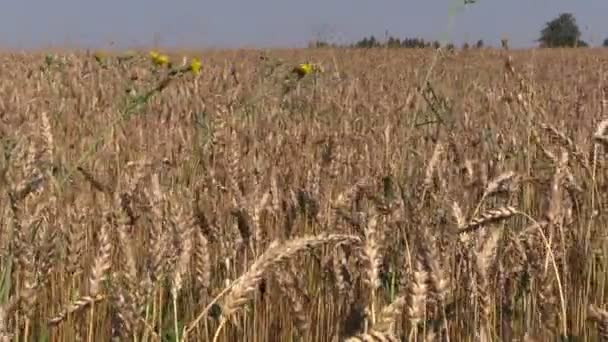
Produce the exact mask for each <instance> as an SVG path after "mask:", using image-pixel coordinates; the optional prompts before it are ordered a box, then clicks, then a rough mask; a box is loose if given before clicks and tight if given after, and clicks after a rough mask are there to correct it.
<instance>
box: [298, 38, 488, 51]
mask: <svg viewBox="0 0 608 342" xmlns="http://www.w3.org/2000/svg"><path fill="white" fill-rule="evenodd" d="M440 46H441V43H440V42H439V41H437V40H435V41H432V42H431V41H427V40H424V39H422V38H403V39H401V38H397V37H393V36H389V37H388V39H386V40H385V41H380V40H378V39H376V37H374V36H373V35H371V36H369V37H365V38H363V39H361V40H359V41H357V42H355V43H352V44H348V45H337V44H330V43H327V42H324V41H314V42H311V43H310V44H309V47H311V48H323V47H334V48H335V47H342V48H360V49H361V48H362V49H371V48H390V49H394V48H406V49H425V48H434V49H438V48H439V47H440ZM445 47H446V48H447V49H448V50H451V49H455V45H454V44H452V43H448V44H445ZM462 47H463V49H468V48H470V45H469V44H468V43H465V44H464V45H463V46H462ZM474 47H476V48H482V47H484V42H483V40H478V41H477V43H476V44H475V45H474Z"/></svg>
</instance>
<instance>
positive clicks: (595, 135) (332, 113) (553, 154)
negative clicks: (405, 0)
mask: <svg viewBox="0 0 608 342" xmlns="http://www.w3.org/2000/svg"><path fill="white" fill-rule="evenodd" d="M187 55H188V56H198V57H200V59H201V61H202V68H201V72H200V74H194V73H192V72H184V73H182V74H178V75H176V76H174V77H173V78H166V77H167V76H166V75H167V70H166V69H164V68H163V67H159V66H155V65H153V64H152V63H151V62H150V60H149V58H148V56H147V54H146V52H142V53H140V54H136V55H133V56H131V57H129V58H126V57H124V56H122V55H104V56H97V57H98V60H99V61H97V60H96V58H95V57H94V56H93V55H92V54H90V53H85V52H68V51H64V52H60V53H57V54H55V55H49V56H46V55H45V53H27V54H26V53H23V54H18V53H10V52H3V53H2V54H1V55H0V133H1V137H2V139H1V141H0V142H1V145H0V147H1V153H0V156H1V158H0V175H1V177H0V182H1V184H2V187H3V190H4V191H3V192H2V194H1V196H0V204H1V207H2V209H3V215H2V219H1V221H0V223H1V225H0V227H1V229H0V252H1V254H0V270H1V271H2V273H1V280H0V303H1V305H0V334H1V335H2V339H1V340H2V341H11V340H12V341H88V342H91V341H110V340H112V341H184V340H187V341H260V342H261V341H279V342H283V341H286V342H287V341H313V342H322V341H555V340H560V339H562V340H564V341H597V340H603V341H608V312H607V311H604V309H606V307H605V305H606V302H607V299H606V289H607V280H608V269H607V267H608V264H607V263H608V258H607V257H608V253H607V252H608V245H607V243H606V242H607V233H606V232H607V230H606V229H607V218H608V216H607V213H606V211H605V208H606V205H608V196H607V195H606V190H607V188H606V187H607V185H608V183H607V175H608V174H607V171H608V169H607V167H608V165H606V162H605V160H606V153H607V152H608V150H607V147H605V146H608V135H606V133H605V132H604V131H605V129H606V126H608V123H605V122H602V120H605V119H608V93H607V92H608V85H607V84H606V78H607V75H608V74H607V73H606V70H607V69H608V62H607V61H608V52H606V51H605V50H601V49H585V50H582V49H581V50H574V49H565V50H558V49H556V50H528V51H506V50H501V51H499V50H492V49H482V50H468V51H455V52H442V51H440V52H439V53H438V52H437V51H435V50H407V49H395V50H392V49H372V50H356V49H320V50H313V49H310V50H270V51H255V50H247V51H245V50H242V51H236V50H235V51H208V52H205V53H201V54H195V53H192V52H188V53H187ZM181 59H182V53H181V52H173V53H172V54H171V60H172V61H175V64H176V65H179V64H180V63H181ZM188 61H189V59H186V65H187V63H188ZM304 61H311V62H313V63H317V64H319V65H321V66H322V67H323V69H324V72H322V73H311V74H308V75H306V76H304V77H303V78H302V79H297V78H295V77H288V75H290V72H291V69H292V68H293V67H294V66H295V65H297V64H298V63H301V62H304ZM176 67H179V66H176ZM151 89H157V90H158V91H154V90H153V91H150V92H148V91H149V90H151Z"/></svg>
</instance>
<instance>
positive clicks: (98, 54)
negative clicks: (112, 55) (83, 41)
mask: <svg viewBox="0 0 608 342" xmlns="http://www.w3.org/2000/svg"><path fill="white" fill-rule="evenodd" d="M93 57H95V60H96V61H97V63H99V64H102V63H103V60H104V58H105V55H104V53H103V52H101V51H95V53H94V54H93Z"/></svg>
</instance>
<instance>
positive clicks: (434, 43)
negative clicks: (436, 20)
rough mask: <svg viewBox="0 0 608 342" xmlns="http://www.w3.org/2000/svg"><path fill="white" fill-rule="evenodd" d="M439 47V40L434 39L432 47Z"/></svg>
mask: <svg viewBox="0 0 608 342" xmlns="http://www.w3.org/2000/svg"><path fill="white" fill-rule="evenodd" d="M440 47H441V43H440V42H439V41H437V40H436V41H434V42H433V49H435V50H437V49H439V48H440Z"/></svg>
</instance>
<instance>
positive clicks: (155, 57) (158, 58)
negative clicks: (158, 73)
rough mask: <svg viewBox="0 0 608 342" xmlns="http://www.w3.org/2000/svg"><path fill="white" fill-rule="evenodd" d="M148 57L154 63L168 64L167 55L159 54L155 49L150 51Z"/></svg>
mask: <svg viewBox="0 0 608 342" xmlns="http://www.w3.org/2000/svg"><path fill="white" fill-rule="evenodd" d="M150 59H151V60H152V62H153V63H154V64H156V65H159V66H163V65H168V64H169V56H167V55H162V54H159V53H158V52H156V51H151V52H150Z"/></svg>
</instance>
